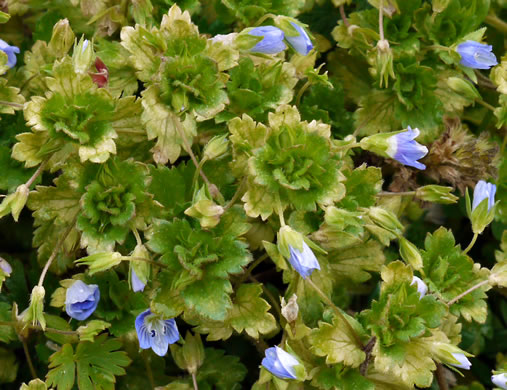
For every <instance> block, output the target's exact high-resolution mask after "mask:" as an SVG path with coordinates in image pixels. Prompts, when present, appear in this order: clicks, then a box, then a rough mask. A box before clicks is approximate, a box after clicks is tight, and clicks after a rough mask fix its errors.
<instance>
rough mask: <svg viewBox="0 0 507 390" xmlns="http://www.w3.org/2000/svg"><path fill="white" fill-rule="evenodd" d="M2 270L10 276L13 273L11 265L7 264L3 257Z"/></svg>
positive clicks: (0, 267)
mask: <svg viewBox="0 0 507 390" xmlns="http://www.w3.org/2000/svg"><path fill="white" fill-rule="evenodd" d="M0 269H1V270H2V271H4V272H5V273H6V274H7V275H10V274H11V273H12V267H11V265H10V264H9V263H8V262H7V260H5V259H2V258H1V257H0Z"/></svg>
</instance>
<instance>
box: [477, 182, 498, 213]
mask: <svg viewBox="0 0 507 390" xmlns="http://www.w3.org/2000/svg"><path fill="white" fill-rule="evenodd" d="M495 193H496V185H494V184H492V183H488V182H485V181H484V180H479V181H478V182H477V184H476V185H475V189H474V200H473V202H472V211H474V210H475V208H476V207H477V206H479V204H480V203H481V202H482V201H483V200H484V199H486V198H487V199H488V211H489V210H491V208H492V207H493V206H494V205H495Z"/></svg>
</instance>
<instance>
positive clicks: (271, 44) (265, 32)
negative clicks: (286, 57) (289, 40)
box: [248, 26, 287, 54]
mask: <svg viewBox="0 0 507 390" xmlns="http://www.w3.org/2000/svg"><path fill="white" fill-rule="evenodd" d="M248 34H250V35H253V36H256V37H263V39H262V40H261V41H259V42H257V44H256V45H255V46H254V47H252V48H251V49H250V51H251V52H252V53H263V54H277V53H280V52H281V51H283V50H285V49H286V48H287V46H286V45H285V43H284V42H283V38H284V33H283V31H282V30H280V29H279V28H277V27H274V26H261V27H255V28H254V29H252V30H250V31H248Z"/></svg>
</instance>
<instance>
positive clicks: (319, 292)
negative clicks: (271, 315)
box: [305, 278, 365, 350]
mask: <svg viewBox="0 0 507 390" xmlns="http://www.w3.org/2000/svg"><path fill="white" fill-rule="evenodd" d="M305 281H306V282H307V283H308V284H309V285H310V286H312V287H313V289H314V290H315V291H316V292H317V294H319V295H320V297H321V298H322V300H323V301H324V302H326V303H327V304H328V305H329V306H330V307H331V309H333V311H334V312H335V313H336V315H337V316H338V317H339V318H340V319H341V320H342V321H343V322H344V323H345V326H346V327H347V329H348V331H349V332H350V334H351V335H352V337H353V338H354V340H355V342H356V344H357V345H358V346H359V347H360V348H361V349H363V350H364V348H365V347H364V345H363V342H362V341H361V339H360V337H359V335H358V334H357V332H356V331H355V329H354V328H353V327H352V325H350V323H349V321H348V320H347V319H346V318H345V316H344V315H343V313H342V312H341V310H340V309H339V308H338V307H337V306H336V305H335V304H334V303H333V301H331V299H329V297H328V296H327V295H326V294H324V292H323V291H322V290H321V289H320V288H319V287H317V285H316V284H315V283H313V282H312V281H311V280H310V279H309V278H306V279H305Z"/></svg>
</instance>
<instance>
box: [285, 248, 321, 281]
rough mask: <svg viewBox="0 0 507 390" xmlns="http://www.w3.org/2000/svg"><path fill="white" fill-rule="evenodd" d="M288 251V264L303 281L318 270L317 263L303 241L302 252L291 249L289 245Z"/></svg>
mask: <svg viewBox="0 0 507 390" xmlns="http://www.w3.org/2000/svg"><path fill="white" fill-rule="evenodd" d="M289 250H290V257H289V262H290V263H291V264H292V266H293V267H294V269H295V270H296V271H297V272H298V274H300V275H301V277H302V278H303V279H306V278H307V277H308V276H310V275H311V274H312V272H313V271H314V270H316V269H320V265H319V261H318V260H317V258H316V257H315V255H314V253H313V252H312V250H311V249H310V247H309V246H308V245H306V242H304V241H303V251H300V250H298V249H297V248H293V247H292V246H291V245H289Z"/></svg>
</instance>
